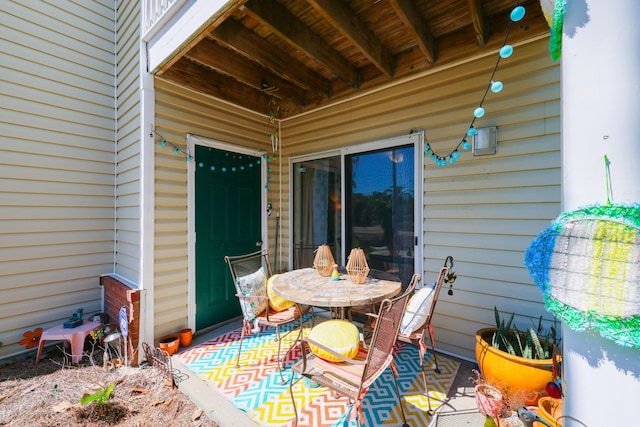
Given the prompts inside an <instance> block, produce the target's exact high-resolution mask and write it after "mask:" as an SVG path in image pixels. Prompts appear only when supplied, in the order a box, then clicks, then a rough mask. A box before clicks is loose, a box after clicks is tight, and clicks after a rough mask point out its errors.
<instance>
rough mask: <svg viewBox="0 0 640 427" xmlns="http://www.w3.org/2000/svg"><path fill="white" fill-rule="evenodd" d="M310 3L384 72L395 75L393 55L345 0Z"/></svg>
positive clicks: (324, 0) (312, 1) (311, 1)
mask: <svg viewBox="0 0 640 427" xmlns="http://www.w3.org/2000/svg"><path fill="white" fill-rule="evenodd" d="M307 1H308V3H309V4H310V5H311V6H312V7H313V8H314V9H315V10H316V11H317V12H318V13H320V14H321V15H322V17H323V18H324V19H326V20H327V21H329V22H330V23H331V25H332V26H334V27H335V28H336V30H338V31H340V33H341V34H343V35H344V36H345V37H346V38H348V39H349V40H350V41H351V43H353V45H354V46H356V47H357V48H358V49H359V50H360V51H361V52H362V53H363V54H364V55H365V56H366V57H367V58H368V59H369V61H371V62H372V63H373V64H374V65H375V66H376V67H377V68H378V69H379V70H380V71H381V72H382V73H384V74H385V75H386V76H387V77H388V78H391V77H393V55H391V53H390V52H389V51H388V50H387V49H386V48H385V46H384V45H383V44H382V42H381V41H380V39H378V38H377V37H376V36H375V34H373V33H372V32H371V31H370V30H369V28H368V27H367V25H366V24H365V23H364V22H362V21H361V20H360V18H358V15H356V13H355V12H354V11H353V9H351V8H350V7H349V5H348V4H347V2H345V1H344V0H307Z"/></svg>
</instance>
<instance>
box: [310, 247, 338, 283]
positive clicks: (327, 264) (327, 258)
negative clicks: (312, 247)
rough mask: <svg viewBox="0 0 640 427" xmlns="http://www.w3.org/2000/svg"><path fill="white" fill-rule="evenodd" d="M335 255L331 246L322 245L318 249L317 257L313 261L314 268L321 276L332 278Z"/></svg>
mask: <svg viewBox="0 0 640 427" xmlns="http://www.w3.org/2000/svg"><path fill="white" fill-rule="evenodd" d="M335 263H336V262H335V260H334V259H333V254H332V253H331V248H330V247H329V245H320V246H318V249H316V256H315V258H314V259H313V268H315V269H316V271H317V272H318V274H319V275H321V276H325V277H328V276H331V271H332V268H333V264H335Z"/></svg>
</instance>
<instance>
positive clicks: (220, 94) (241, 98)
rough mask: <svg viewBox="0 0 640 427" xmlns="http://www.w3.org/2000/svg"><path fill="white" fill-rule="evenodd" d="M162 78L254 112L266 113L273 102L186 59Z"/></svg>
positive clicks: (269, 97)
mask: <svg viewBox="0 0 640 427" xmlns="http://www.w3.org/2000/svg"><path fill="white" fill-rule="evenodd" d="M162 78H164V79H166V80H169V81H171V82H173V83H176V84H178V85H180V86H184V87H187V88H189V89H192V90H194V91H196V92H200V93H206V94H208V95H211V96H213V97H216V98H220V99H223V100H225V101H227V102H231V103H233V104H236V105H239V106H241V107H244V108H248V109H251V110H253V111H264V112H265V113H266V112H267V111H268V107H269V103H270V102H271V96H270V95H268V94H266V93H263V92H260V91H257V90H254V89H253V88H251V87H249V86H247V85H245V84H242V83H238V81H236V80H235V79H233V78H231V77H228V76H225V75H222V74H218V73H216V72H212V71H208V70H207V69H205V68H204V67H201V66H199V65H197V64H194V63H193V62H191V61H189V60H188V59H185V58H181V59H180V60H178V61H177V62H175V63H174V64H173V66H172V67H171V68H170V69H168V70H167V71H165V72H164V74H163V75H162ZM261 106H263V107H261Z"/></svg>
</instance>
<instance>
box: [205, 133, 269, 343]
mask: <svg viewBox="0 0 640 427" xmlns="http://www.w3.org/2000/svg"><path fill="white" fill-rule="evenodd" d="M195 158H196V160H195V161H196V173H195V175H196V178H195V182H196V185H195V229H196V244H195V247H196V329H198V330H199V329H203V328H207V327H209V326H212V325H215V324H217V323H220V322H223V321H225V320H229V319H231V318H233V317H236V316H239V315H240V305H239V303H238V299H237V298H236V296H235V288H234V286H233V282H232V280H231V276H230V274H229V269H228V267H227V265H226V264H225V262H224V256H225V255H238V254H243V253H249V252H253V251H256V250H258V249H260V245H261V244H262V242H261V240H262V228H261V218H260V215H261V198H260V194H261V181H260V176H261V173H260V170H261V165H260V158H259V157H255V156H251V155H247V154H241V153H236V152H231V151H225V150H220V149H216V148H211V147H206V146H202V145H196V157H195Z"/></svg>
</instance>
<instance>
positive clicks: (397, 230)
mask: <svg viewBox="0 0 640 427" xmlns="http://www.w3.org/2000/svg"><path fill="white" fill-rule="evenodd" d="M413 153H414V148H413V146H412V145H407V146H403V147H393V148H386V149H381V150H377V151H369V152H363V153H358V154H352V155H348V156H345V176H346V177H347V179H348V185H346V186H345V193H346V194H345V201H346V210H345V221H346V229H345V231H346V233H345V237H346V247H347V248H362V249H364V252H365V254H366V255H367V261H368V263H369V267H370V268H373V269H376V270H382V271H386V272H389V273H392V274H394V275H396V276H398V277H399V278H400V279H401V280H402V283H403V284H407V283H409V281H410V280H411V276H412V275H413V272H414V264H415V262H414V261H415V258H414V252H415V250H414V245H415V240H416V239H415V233H414V223H415V218H414V161H413V160H414V154H413Z"/></svg>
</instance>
